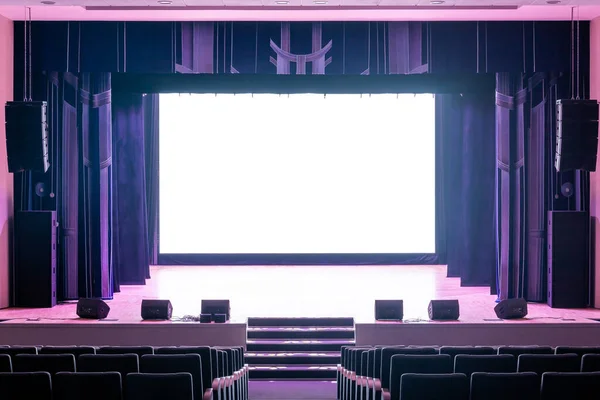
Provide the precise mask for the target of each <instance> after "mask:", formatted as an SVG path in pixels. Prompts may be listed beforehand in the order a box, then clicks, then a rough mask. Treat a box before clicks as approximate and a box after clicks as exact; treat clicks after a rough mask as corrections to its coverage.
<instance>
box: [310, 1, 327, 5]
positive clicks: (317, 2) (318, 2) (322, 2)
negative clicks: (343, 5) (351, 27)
mask: <svg viewBox="0 0 600 400" xmlns="http://www.w3.org/2000/svg"><path fill="white" fill-rule="evenodd" d="M313 3H315V4H318V5H322V4H327V1H325V0H315V1H314V2H313Z"/></svg>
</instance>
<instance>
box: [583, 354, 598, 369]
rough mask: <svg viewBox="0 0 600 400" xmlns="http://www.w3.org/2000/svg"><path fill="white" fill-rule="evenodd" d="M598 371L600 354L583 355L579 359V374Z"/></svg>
mask: <svg viewBox="0 0 600 400" xmlns="http://www.w3.org/2000/svg"><path fill="white" fill-rule="evenodd" d="M598 371H600V354H584V355H583V357H581V372H598Z"/></svg>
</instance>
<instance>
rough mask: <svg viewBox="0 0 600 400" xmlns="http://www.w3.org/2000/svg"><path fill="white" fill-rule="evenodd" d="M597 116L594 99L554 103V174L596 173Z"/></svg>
mask: <svg viewBox="0 0 600 400" xmlns="http://www.w3.org/2000/svg"><path fill="white" fill-rule="evenodd" d="M598 114H599V111H598V102H597V101H596V100H557V101H556V152H555V157H554V167H555V168H556V170H557V171H559V172H561V171H570V170H575V169H580V170H584V171H595V170H596V154H597V152H598Z"/></svg>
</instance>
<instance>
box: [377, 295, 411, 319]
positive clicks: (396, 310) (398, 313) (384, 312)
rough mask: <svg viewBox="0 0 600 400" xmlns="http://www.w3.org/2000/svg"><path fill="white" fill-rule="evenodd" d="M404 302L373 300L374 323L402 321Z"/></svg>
mask: <svg viewBox="0 0 600 400" xmlns="http://www.w3.org/2000/svg"><path fill="white" fill-rule="evenodd" d="M402 318H404V302H403V301H402V300H375V321H402Z"/></svg>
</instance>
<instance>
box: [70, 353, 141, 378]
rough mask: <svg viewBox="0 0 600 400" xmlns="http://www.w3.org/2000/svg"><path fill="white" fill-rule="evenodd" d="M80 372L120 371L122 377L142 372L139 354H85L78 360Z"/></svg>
mask: <svg viewBox="0 0 600 400" xmlns="http://www.w3.org/2000/svg"><path fill="white" fill-rule="evenodd" d="M77 371H78V372H118V373H119V374H121V377H124V376H126V375H127V374H131V373H135V372H140V364H139V360H138V356H137V354H83V355H81V356H79V359H78V360H77Z"/></svg>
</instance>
